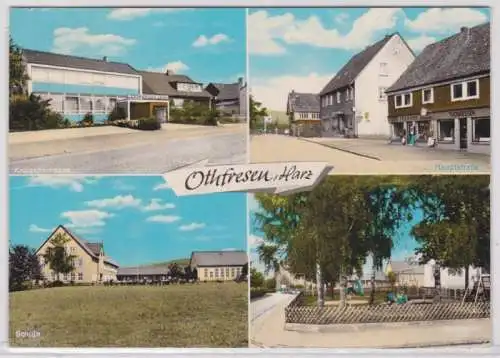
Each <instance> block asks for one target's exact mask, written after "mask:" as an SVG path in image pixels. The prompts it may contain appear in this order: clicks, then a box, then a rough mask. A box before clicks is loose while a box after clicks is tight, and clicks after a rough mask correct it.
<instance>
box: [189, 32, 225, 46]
mask: <svg viewBox="0 0 500 358" xmlns="http://www.w3.org/2000/svg"><path fill="white" fill-rule="evenodd" d="M229 41H230V38H229V36H227V35H226V34H216V35H213V36H212V37H207V36H205V35H200V36H199V37H198V38H197V39H196V40H195V41H194V42H193V47H204V46H208V45H217V44H219V43H222V42H229Z"/></svg>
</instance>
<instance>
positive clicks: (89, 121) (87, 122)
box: [79, 112, 94, 127]
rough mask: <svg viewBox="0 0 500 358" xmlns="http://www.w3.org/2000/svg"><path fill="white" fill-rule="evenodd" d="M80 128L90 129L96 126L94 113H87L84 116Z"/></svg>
mask: <svg viewBox="0 0 500 358" xmlns="http://www.w3.org/2000/svg"><path fill="white" fill-rule="evenodd" d="M79 124H80V126H82V127H90V126H92V125H93V124H94V116H93V115H92V113H90V112H87V113H86V114H85V116H83V119H82V120H81V121H80V123H79Z"/></svg>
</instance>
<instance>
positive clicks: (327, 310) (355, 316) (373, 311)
mask: <svg viewBox="0 0 500 358" xmlns="http://www.w3.org/2000/svg"><path fill="white" fill-rule="evenodd" d="M301 296H302V294H300V295H299V296H297V297H296V298H295V299H294V300H293V301H292V302H291V303H290V304H289V305H288V306H287V307H286V308H285V321H286V323H299V324H316V325H321V324H353V323H390V322H416V321H438V320H454V319H471V318H488V317H490V303H489V302H477V303H474V302H464V303H462V302H461V301H454V302H446V303H411V301H410V302H408V303H406V304H401V305H397V304H392V305H389V304H380V305H372V306H370V305H346V306H345V307H343V308H341V307H338V306H330V307H328V306H325V307H314V306H304V305H302V298H301Z"/></svg>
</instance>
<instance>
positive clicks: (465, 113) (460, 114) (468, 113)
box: [448, 109, 476, 118]
mask: <svg viewBox="0 0 500 358" xmlns="http://www.w3.org/2000/svg"><path fill="white" fill-rule="evenodd" d="M448 114H449V115H450V117H452V118H465V117H473V116H475V114H476V112H474V110H473V109H464V110H461V111H450V112H448Z"/></svg>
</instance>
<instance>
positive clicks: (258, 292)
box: [250, 287, 268, 299]
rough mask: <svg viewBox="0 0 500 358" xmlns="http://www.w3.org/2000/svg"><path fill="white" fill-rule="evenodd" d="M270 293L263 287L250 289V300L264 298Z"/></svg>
mask: <svg viewBox="0 0 500 358" xmlns="http://www.w3.org/2000/svg"><path fill="white" fill-rule="evenodd" d="M266 293H268V290H267V289H265V288H263V287H252V288H251V289H250V299H254V298H259V297H263V296H265V295H266Z"/></svg>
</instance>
